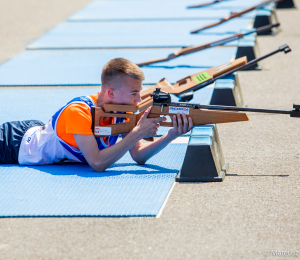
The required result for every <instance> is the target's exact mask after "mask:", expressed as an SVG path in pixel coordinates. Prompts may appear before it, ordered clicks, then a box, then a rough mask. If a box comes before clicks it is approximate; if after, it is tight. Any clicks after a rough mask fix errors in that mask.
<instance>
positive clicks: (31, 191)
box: [0, 88, 187, 217]
mask: <svg viewBox="0 0 300 260" xmlns="http://www.w3.org/2000/svg"><path fill="white" fill-rule="evenodd" d="M97 91H98V88H27V89H0V111H1V117H0V118H1V121H0V124H2V123H4V122H7V121H14V120H27V119H37V120H41V121H43V122H45V123H46V122H48V120H49V119H50V117H51V116H52V115H53V114H54V113H55V112H56V111H57V110H58V109H59V108H60V107H61V106H63V105H64V104H66V102H68V101H69V100H71V99H72V98H74V97H76V96H81V95H90V94H94V93H97ZM11 100H13V101H14V102H13V104H12V102H11ZM186 147H187V144H182V143H181V144H170V145H168V146H167V147H166V148H165V149H164V150H162V151H161V152H160V153H159V154H157V155H155V156H154V157H153V158H151V159H150V160H149V161H148V162H147V163H146V164H145V165H143V166H139V165H137V164H136V163H135V162H134V161H133V160H132V159H131V157H130V155H129V153H127V154H126V155H125V156H124V157H122V158H121V159H120V160H119V161H117V162H116V163H115V164H114V165H112V166H111V167H110V168H109V169H108V170H107V171H106V172H104V173H96V172H94V171H93V170H92V168H91V167H89V166H88V165H85V164H63V165H47V166H34V167H32V166H30V167H25V166H19V165H0V198H1V200H0V217H17V216H20V217H21V216H155V215H156V214H157V213H158V211H159V210H160V208H161V206H162V204H163V202H164V200H165V198H166V196H167V194H168V192H169V190H170V188H171V186H172V184H173V183H174V178H175V176H176V174H177V172H178V171H179V169H180V167H181V165H182V162H183V158H184V155H185V151H186Z"/></svg>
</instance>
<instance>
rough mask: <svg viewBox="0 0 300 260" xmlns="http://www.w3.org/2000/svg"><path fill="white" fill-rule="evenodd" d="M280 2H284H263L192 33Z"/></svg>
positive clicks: (272, 0)
mask: <svg viewBox="0 0 300 260" xmlns="http://www.w3.org/2000/svg"><path fill="white" fill-rule="evenodd" d="M280 1H283V0H269V1H265V2H263V3H261V4H258V5H255V6H252V7H249V8H247V9H244V10H242V11H240V12H234V13H232V14H231V15H229V16H228V17H225V18H223V19H221V20H220V21H219V22H217V23H213V24H210V25H207V26H204V27H202V28H200V29H197V30H194V31H192V32H191V33H198V32H200V31H202V30H205V29H208V28H211V27H214V26H216V25H219V24H222V23H225V22H227V21H229V20H230V19H233V18H236V17H240V16H242V15H243V14H246V13H249V12H251V11H253V10H255V9H257V8H261V7H263V6H265V5H268V4H270V3H278V2H280Z"/></svg>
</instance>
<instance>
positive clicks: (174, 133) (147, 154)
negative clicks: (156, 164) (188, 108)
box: [130, 113, 193, 164]
mask: <svg viewBox="0 0 300 260" xmlns="http://www.w3.org/2000/svg"><path fill="white" fill-rule="evenodd" d="M192 128H193V122H192V119H191V118H190V117H189V118H187V117H186V115H185V114H182V118H181V116H180V114H179V113H178V114H177V117H176V116H175V115H174V116H173V128H172V129H171V130H170V131H169V132H168V133H167V134H166V135H164V136H162V137H161V138H159V139H158V140H155V141H154V142H151V143H147V144H145V143H142V142H141V141H139V142H137V143H136V144H135V145H134V146H133V147H132V148H131V149H130V154H131V156H132V158H133V160H135V161H136V162H137V163H138V164H144V163H145V162H146V161H147V160H148V159H150V158H151V157H152V156H154V155H155V154H157V153H158V152H159V151H161V150H162V149H164V148H165V147H166V146H167V145H168V144H169V143H170V142H171V141H173V140H174V139H176V138H177V137H179V136H181V135H183V134H185V133H187V132H188V131H190V130H191V129H192Z"/></svg>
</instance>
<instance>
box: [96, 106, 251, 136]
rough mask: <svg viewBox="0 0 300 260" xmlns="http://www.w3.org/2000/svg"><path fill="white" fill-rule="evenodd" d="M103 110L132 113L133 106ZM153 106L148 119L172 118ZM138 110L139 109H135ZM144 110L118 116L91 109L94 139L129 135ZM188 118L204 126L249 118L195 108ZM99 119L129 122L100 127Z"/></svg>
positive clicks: (166, 108)
mask: <svg viewBox="0 0 300 260" xmlns="http://www.w3.org/2000/svg"><path fill="white" fill-rule="evenodd" d="M104 107H105V110H106V108H109V110H111V109H112V111H117V110H119V111H120V110H121V111H123V112H124V111H132V110H133V107H134V106H130V105H118V104H116V105H114V104H109V106H108V105H104ZM161 108H162V107H161V106H159V105H154V106H152V108H151V111H150V114H149V116H148V118H157V117H160V116H167V115H168V116H170V118H171V120H173V118H172V116H173V115H175V114H174V113H170V112H169V107H168V106H163V110H162V111H161ZM136 109H140V107H136ZM144 112H145V110H144V111H142V112H140V113H138V114H120V113H107V112H105V111H103V109H102V108H101V107H92V114H93V129H92V130H93V133H94V135H95V137H105V136H110V135H119V134H125V133H129V132H130V131H131V130H132V129H133V128H134V127H135V126H136V125H137V123H138V121H139V120H140V118H141V116H142V115H143V114H144ZM187 116H188V117H191V118H192V120H193V123H194V125H206V124H220V123H232V122H240V121H248V120H249V118H248V116H247V114H246V113H243V112H232V111H215V110H203V109H196V108H189V114H188V115H187ZM101 117H117V118H128V119H129V120H130V121H129V122H125V123H118V124H111V125H105V126H101V125H100V119H101ZM160 125H161V126H173V122H162V123H161V124H160Z"/></svg>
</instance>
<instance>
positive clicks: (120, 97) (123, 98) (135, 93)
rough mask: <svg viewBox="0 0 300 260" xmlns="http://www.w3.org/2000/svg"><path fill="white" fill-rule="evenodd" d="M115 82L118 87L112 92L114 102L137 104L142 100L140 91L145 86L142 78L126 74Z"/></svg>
mask: <svg viewBox="0 0 300 260" xmlns="http://www.w3.org/2000/svg"><path fill="white" fill-rule="evenodd" d="M114 84H115V85H117V87H115V88H114V91H113V93H111V94H112V95H113V96H112V97H113V99H112V101H113V103H115V104H126V105H135V106H137V105H138V103H139V102H141V96H140V92H141V90H142V88H143V86H142V81H141V80H139V79H134V78H132V77H130V76H127V75H126V76H124V77H122V80H119V82H118V83H117V82H115V83H114ZM111 94H109V95H111Z"/></svg>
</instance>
